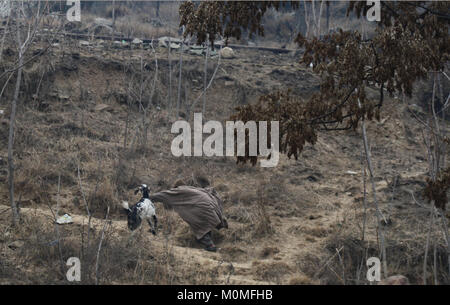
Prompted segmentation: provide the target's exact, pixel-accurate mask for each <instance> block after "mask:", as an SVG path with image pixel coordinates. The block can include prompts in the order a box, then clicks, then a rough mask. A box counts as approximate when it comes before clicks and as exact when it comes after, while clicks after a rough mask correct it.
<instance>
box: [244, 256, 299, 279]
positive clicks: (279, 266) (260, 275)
mask: <svg viewBox="0 0 450 305" xmlns="http://www.w3.org/2000/svg"><path fill="white" fill-rule="evenodd" d="M252 268H253V270H254V275H255V276H256V278H257V279H259V280H265V281H269V282H273V283H276V284H280V283H281V281H282V278H283V277H284V276H286V275H288V274H290V273H292V272H293V270H292V268H291V267H290V266H289V265H288V264H286V263H284V262H270V263H266V262H261V261H254V262H253V263H252Z"/></svg>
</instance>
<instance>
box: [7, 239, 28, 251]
mask: <svg viewBox="0 0 450 305" xmlns="http://www.w3.org/2000/svg"><path fill="white" fill-rule="evenodd" d="M24 244H25V243H24V242H23V241H21V240H16V241H13V242H12V243H10V244H9V245H8V248H10V249H12V250H16V249H19V248H22V247H23V245H24Z"/></svg>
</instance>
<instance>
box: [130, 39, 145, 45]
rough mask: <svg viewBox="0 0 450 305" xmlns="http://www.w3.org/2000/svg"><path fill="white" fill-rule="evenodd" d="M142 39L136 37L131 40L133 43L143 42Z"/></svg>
mask: <svg viewBox="0 0 450 305" xmlns="http://www.w3.org/2000/svg"><path fill="white" fill-rule="evenodd" d="M142 42H143V41H142V40H140V39H139V38H135V39H133V41H132V42H131V43H132V44H142Z"/></svg>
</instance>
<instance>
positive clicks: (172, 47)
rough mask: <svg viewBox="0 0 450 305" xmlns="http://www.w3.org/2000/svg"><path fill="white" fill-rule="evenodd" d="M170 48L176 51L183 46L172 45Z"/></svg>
mask: <svg viewBox="0 0 450 305" xmlns="http://www.w3.org/2000/svg"><path fill="white" fill-rule="evenodd" d="M170 48H171V49H175V50H178V49H179V48H181V44H178V43H172V42H171V43H170Z"/></svg>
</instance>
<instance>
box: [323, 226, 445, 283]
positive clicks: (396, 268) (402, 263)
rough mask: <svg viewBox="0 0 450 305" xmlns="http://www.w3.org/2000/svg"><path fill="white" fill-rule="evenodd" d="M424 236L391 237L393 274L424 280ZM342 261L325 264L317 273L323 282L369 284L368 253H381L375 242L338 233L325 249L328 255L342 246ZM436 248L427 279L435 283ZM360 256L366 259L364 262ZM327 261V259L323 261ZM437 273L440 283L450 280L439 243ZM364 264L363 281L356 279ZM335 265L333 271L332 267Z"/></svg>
mask: <svg viewBox="0 0 450 305" xmlns="http://www.w3.org/2000/svg"><path fill="white" fill-rule="evenodd" d="M425 238H426V237H424V236H416V238H415V239H404V240H402V241H401V242H399V241H398V240H392V239H391V240H388V243H387V245H386V252H387V258H388V260H387V263H388V270H389V272H390V274H391V275H392V274H401V275H404V276H406V277H407V278H408V279H409V281H410V283H413V284H421V283H422V282H423V278H422V276H423V262H424V245H425ZM341 248H342V250H341V251H340V255H341V258H342V261H341V260H340V259H339V258H338V257H335V258H334V259H333V260H332V261H331V262H329V266H330V267H331V268H324V269H323V272H321V274H320V275H318V277H319V278H320V280H321V283H323V284H368V282H367V281H366V277H365V274H366V273H367V268H366V265H365V261H366V259H367V258H369V257H380V254H379V251H378V249H377V248H376V245H375V243H371V244H369V246H368V245H367V242H362V241H361V240H359V239H356V238H354V237H353V236H352V235H351V234H347V233H345V234H335V235H334V236H330V237H329V238H328V239H327V241H326V249H327V250H328V251H329V256H328V257H327V259H328V258H329V257H330V256H332V255H334V254H335V253H336V249H341ZM432 252H433V251H432V250H431V254H430V255H429V257H428V266H427V269H428V274H427V277H428V282H430V283H433V282H434V280H433V270H434V266H433V253H432ZM361 260H363V262H362V263H361ZM323 263H324V262H323ZM436 263H437V266H436V267H437V268H436V273H437V278H438V282H439V284H449V283H450V279H449V277H448V272H447V270H448V260H447V251H446V248H445V246H443V245H436ZM361 264H362V266H363V268H362V269H361V273H360V282H358V281H357V273H358V269H359V268H360V266H361ZM331 269H333V270H334V271H332V270H331ZM338 275H339V276H338Z"/></svg>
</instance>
